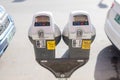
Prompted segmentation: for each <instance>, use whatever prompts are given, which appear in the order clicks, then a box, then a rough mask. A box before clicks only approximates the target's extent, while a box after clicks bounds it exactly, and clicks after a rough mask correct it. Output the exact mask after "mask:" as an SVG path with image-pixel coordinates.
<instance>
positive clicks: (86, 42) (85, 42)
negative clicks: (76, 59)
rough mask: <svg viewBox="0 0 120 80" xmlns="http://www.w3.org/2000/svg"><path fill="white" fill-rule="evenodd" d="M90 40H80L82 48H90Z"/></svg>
mask: <svg viewBox="0 0 120 80" xmlns="http://www.w3.org/2000/svg"><path fill="white" fill-rule="evenodd" d="M90 45H91V40H82V49H90Z"/></svg>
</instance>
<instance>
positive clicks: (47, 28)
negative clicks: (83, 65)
mask: <svg viewBox="0 0 120 80" xmlns="http://www.w3.org/2000/svg"><path fill="white" fill-rule="evenodd" d="M28 37H29V40H30V41H31V43H32V44H33V46H34V51H35V57H36V60H37V61H38V62H39V61H40V60H44V59H45V60H46V59H54V58H55V47H56V45H57V44H58V43H59V41H60V39H61V32H60V30H59V28H58V26H57V25H56V24H55V22H54V19H53V16H52V13H50V12H38V13H36V14H35V15H34V16H33V21H32V25H31V26H30V28H29V33H28Z"/></svg>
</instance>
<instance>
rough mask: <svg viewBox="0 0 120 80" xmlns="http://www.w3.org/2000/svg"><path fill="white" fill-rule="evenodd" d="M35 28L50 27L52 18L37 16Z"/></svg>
mask: <svg viewBox="0 0 120 80" xmlns="http://www.w3.org/2000/svg"><path fill="white" fill-rule="evenodd" d="M34 26H35V27H40V26H50V18H49V17H48V16H37V17H35V24H34Z"/></svg>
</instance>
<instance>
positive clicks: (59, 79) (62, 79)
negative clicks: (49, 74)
mask: <svg viewBox="0 0 120 80" xmlns="http://www.w3.org/2000/svg"><path fill="white" fill-rule="evenodd" d="M58 80H68V79H67V78H58Z"/></svg>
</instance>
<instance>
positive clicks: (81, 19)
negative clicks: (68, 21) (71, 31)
mask: <svg viewBox="0 0 120 80" xmlns="http://www.w3.org/2000/svg"><path fill="white" fill-rule="evenodd" d="M73 25H74V26H78V25H89V22H88V17H87V15H75V16H74V17H73Z"/></svg>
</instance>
